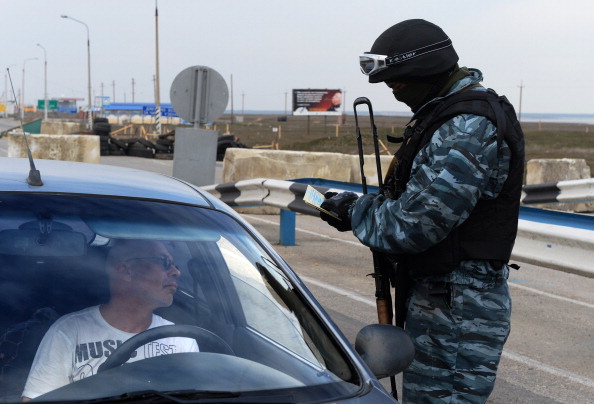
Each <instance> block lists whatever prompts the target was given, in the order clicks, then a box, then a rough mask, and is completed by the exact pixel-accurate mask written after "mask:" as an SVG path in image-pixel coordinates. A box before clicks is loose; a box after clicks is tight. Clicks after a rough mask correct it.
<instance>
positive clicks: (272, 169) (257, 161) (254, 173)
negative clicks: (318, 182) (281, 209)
mask: <svg viewBox="0 0 594 404" xmlns="http://www.w3.org/2000/svg"><path fill="white" fill-rule="evenodd" d="M351 157H352V156H349V155H346V154H341V153H322V152H319V153H316V152H299V151H284V150H258V149H241V148H231V149H227V151H226V152H225V159H224V161H223V182H234V181H239V180H245V179H253V178H271V179H277V180H290V179H295V178H306V177H315V178H327V179H333V180H337V181H347V182H348V181H350V180H351V164H352V159H351Z"/></svg>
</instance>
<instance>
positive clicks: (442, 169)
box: [350, 69, 511, 288]
mask: <svg viewBox="0 0 594 404" xmlns="http://www.w3.org/2000/svg"><path fill="white" fill-rule="evenodd" d="M469 71H470V73H471V74H470V76H467V77H464V78H463V79H461V80H459V81H458V82H456V83H455V84H454V85H453V86H452V88H451V89H450V91H449V93H448V94H453V93H456V92H459V91H461V90H462V89H464V88H466V87H469V86H472V85H473V84H476V83H479V82H480V81H482V73H481V72H480V71H479V70H477V69H469ZM468 91H486V89H485V88H484V87H481V86H477V87H473V88H471V89H469V90H468ZM437 100H438V99H434V100H432V101H430V102H429V103H427V104H426V105H425V106H423V107H422V108H421V109H423V108H424V107H426V106H427V105H429V104H430V103H433V102H436V101H437ZM496 137H497V134H496V128H495V126H494V125H493V124H492V123H491V122H490V121H489V120H488V119H487V118H485V117H482V116H476V115H470V114H462V115H458V116H456V117H454V118H452V119H450V120H449V121H447V122H445V123H444V124H443V125H442V126H441V127H439V129H437V130H436V131H435V133H434V134H433V136H432V138H431V140H430V142H429V143H428V144H427V146H425V148H423V149H422V150H421V151H420V152H419V153H418V155H417V156H415V159H414V161H413V166H412V171H411V177H410V180H409V181H408V183H407V186H406V190H405V191H404V193H403V194H402V195H401V196H400V198H398V199H395V200H394V199H388V198H386V197H384V196H383V195H378V194H368V195H364V196H362V197H360V198H359V199H358V200H357V202H356V203H355V204H354V205H353V206H352V207H351V210H350V214H351V224H352V228H353V234H354V235H355V236H356V237H357V238H358V239H359V240H360V241H361V243H363V244H364V245H366V246H368V247H370V248H372V249H374V250H377V251H381V252H387V253H392V254H402V253H419V252H422V251H424V250H426V249H427V248H429V247H431V246H432V245H434V244H436V243H438V242H439V241H441V240H443V239H444V238H445V237H446V236H447V235H448V234H449V232H450V231H451V230H452V229H454V228H456V227H457V226H459V225H460V224H461V223H463V222H464V220H466V219H467V218H468V216H469V215H470V213H471V212H472V210H473V208H474V206H475V205H476V203H477V202H478V201H479V200H480V199H492V198H496V197H497V196H498V195H499V192H500V191H501V189H502V187H503V184H504V182H505V181H506V179H507V177H508V168H509V163H510V157H511V152H510V150H509V147H508V146H507V144H506V143H505V142H503V144H502V146H501V150H500V153H499V154H498V150H497V141H496ZM508 273H509V269H508V268H507V266H506V265H505V266H504V269H503V270H499V271H496V270H494V269H493V268H492V267H491V265H490V263H489V262H488V261H482V260H472V261H462V262H461V263H460V265H459V266H458V267H457V268H456V269H455V270H454V271H453V272H452V273H449V274H447V275H443V276H435V277H431V278H424V280H426V281H445V282H452V283H456V284H462V285H473V286H475V287H478V288H485V287H490V285H492V284H494V282H495V281H497V280H498V279H500V278H501V277H504V278H507V276H508Z"/></svg>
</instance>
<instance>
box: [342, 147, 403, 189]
mask: <svg viewBox="0 0 594 404" xmlns="http://www.w3.org/2000/svg"><path fill="white" fill-rule="evenodd" d="M350 157H351V159H352V161H351V179H350V180H349V182H354V183H357V184H361V163H360V162H359V156H358V155H350ZM393 158H394V156H388V155H385V156H380V164H381V167H382V181H383V180H384V178H385V177H386V173H387V172H388V168H389V167H390V163H391V162H392V159H393ZM363 170H364V172H365V179H366V181H367V185H373V186H377V185H379V184H378V181H377V163H376V160H375V155H373V154H371V155H364V156H363ZM332 179H333V178H332Z"/></svg>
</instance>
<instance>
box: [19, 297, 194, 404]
mask: <svg viewBox="0 0 594 404" xmlns="http://www.w3.org/2000/svg"><path fill="white" fill-rule="evenodd" d="M171 324H173V323H171V322H170V321H167V320H165V319H164V318H162V317H160V316H157V315H156V314H153V321H152V323H151V325H150V327H149V328H154V327H159V326H162V325H171ZM134 335H136V334H134V333H129V332H124V331H121V330H118V329H117V328H114V327H112V326H111V325H109V323H108V322H107V321H105V319H104V318H103V316H102V315H101V312H100V311H99V306H93V307H89V308H86V309H83V310H80V311H77V312H74V313H70V314H67V315H65V316H63V317H60V318H59V319H58V320H57V321H56V322H55V323H54V324H53V325H52V326H51V327H50V329H49V330H48V331H47V333H46V334H45V336H44V337H43V340H42V341H41V344H39V348H38V349H37V353H36V355H35V359H34V360H33V365H32V366H31V371H30V372H29V377H28V379H27V383H26V384H25V389H24V391H23V396H24V397H29V398H35V397H37V396H39V395H41V394H45V393H47V392H49V391H52V390H55V389H57V388H58V387H62V386H64V385H66V384H68V383H72V382H75V381H77V380H81V379H84V378H85V377H89V376H92V375H94V374H95V373H97V368H98V367H99V365H101V364H102V363H103V362H105V360H106V359H107V357H108V356H109V355H110V354H111V353H112V352H113V351H115V349H116V348H117V347H119V346H120V345H121V344H122V343H123V342H124V341H126V340H128V339H129V338H131V337H133V336H134ZM197 351H198V344H197V343H196V341H195V340H193V339H191V338H182V337H172V338H163V339H160V340H156V341H152V342H149V343H148V344H146V345H143V346H141V347H140V348H138V349H137V350H136V351H135V352H134V353H132V356H131V358H130V360H129V361H128V362H135V361H137V360H141V359H146V358H151V357H153V356H159V355H167V354H171V353H176V352H197Z"/></svg>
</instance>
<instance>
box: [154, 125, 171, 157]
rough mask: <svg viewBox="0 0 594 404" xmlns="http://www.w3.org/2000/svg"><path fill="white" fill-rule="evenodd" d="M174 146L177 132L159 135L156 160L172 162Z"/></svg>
mask: <svg viewBox="0 0 594 404" xmlns="http://www.w3.org/2000/svg"><path fill="white" fill-rule="evenodd" d="M174 146H175V131H172V132H169V133H163V134H162V135H159V138H158V139H157V140H156V143H155V158H156V159H162V160H172V159H173V148H174Z"/></svg>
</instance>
